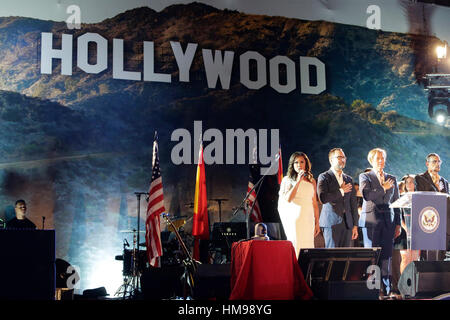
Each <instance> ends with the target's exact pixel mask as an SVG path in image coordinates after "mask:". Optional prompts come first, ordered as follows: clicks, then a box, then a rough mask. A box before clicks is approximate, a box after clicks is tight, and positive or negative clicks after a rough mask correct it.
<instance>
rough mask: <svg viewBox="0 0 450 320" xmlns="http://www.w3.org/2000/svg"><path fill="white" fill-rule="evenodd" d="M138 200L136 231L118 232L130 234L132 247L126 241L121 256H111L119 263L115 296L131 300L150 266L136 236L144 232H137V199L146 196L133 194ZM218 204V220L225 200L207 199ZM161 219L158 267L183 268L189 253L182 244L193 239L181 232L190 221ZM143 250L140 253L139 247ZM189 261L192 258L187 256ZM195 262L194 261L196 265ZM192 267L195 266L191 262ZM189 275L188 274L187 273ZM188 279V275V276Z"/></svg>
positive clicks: (184, 218) (143, 243)
mask: <svg viewBox="0 0 450 320" xmlns="http://www.w3.org/2000/svg"><path fill="white" fill-rule="evenodd" d="M135 194H136V196H137V198H138V207H137V210H138V212H137V217H138V223H137V229H132V230H121V231H120V232H121V233H123V234H124V235H126V234H132V235H133V242H132V246H131V247H130V244H129V243H128V241H127V239H126V238H124V241H123V253H122V255H118V256H116V257H115V259H116V260H119V261H123V270H122V274H123V277H124V281H123V284H122V285H121V286H120V287H119V289H118V290H117V291H116V293H115V296H118V297H122V298H123V299H126V298H133V297H135V296H136V295H138V294H139V293H140V276H141V275H142V274H143V272H144V271H145V269H146V268H148V267H150V265H149V263H148V258H147V251H146V243H145V242H142V243H141V242H140V241H139V239H140V235H141V234H142V233H145V231H140V230H139V228H140V227H139V221H140V209H139V208H140V196H141V195H148V194H147V193H143V192H136V193H135ZM211 200H213V201H216V202H217V203H218V207H219V220H220V221H221V220H222V203H223V202H224V201H228V199H224V198H218V199H211ZM186 207H188V208H190V209H192V208H193V207H194V204H193V203H188V204H186ZM163 218H164V220H165V221H166V222H167V224H166V230H165V231H161V243H162V251H163V254H162V256H161V257H160V266H162V267H164V266H180V265H186V260H187V259H186V255H188V256H189V257H190V254H189V253H188V254H186V251H187V250H188V249H187V248H186V245H185V244H186V243H187V244H190V243H192V242H193V237H192V236H191V234H190V233H189V232H185V230H184V228H183V227H184V226H185V225H186V224H187V223H188V222H189V221H190V220H191V219H192V217H191V218H189V219H187V216H171V217H170V218H169V216H167V215H163ZM141 247H143V248H144V250H141V249H140V248H141ZM190 258H191V260H192V257H190ZM188 260H189V259H188ZM197 263H198V262H197ZM194 264H195V263H194ZM191 273H192V272H191ZM191 276H192V275H191Z"/></svg>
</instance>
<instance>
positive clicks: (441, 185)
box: [415, 153, 449, 261]
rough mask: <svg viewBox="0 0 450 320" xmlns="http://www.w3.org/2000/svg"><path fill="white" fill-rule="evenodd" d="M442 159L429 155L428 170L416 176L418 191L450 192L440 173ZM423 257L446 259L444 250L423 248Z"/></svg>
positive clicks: (435, 154)
mask: <svg viewBox="0 0 450 320" xmlns="http://www.w3.org/2000/svg"><path fill="white" fill-rule="evenodd" d="M441 164H442V160H441V157H439V155H438V154H437V153H430V154H428V155H427V158H426V162H425V165H426V166H427V171H426V172H424V173H422V174H418V175H416V177H415V180H416V186H417V191H429V192H442V193H447V194H448V193H449V188H448V181H447V180H446V179H445V178H444V177H441V176H440V175H439V171H440V170H441ZM421 255H422V257H423V258H424V259H425V260H427V261H442V260H444V259H445V251H444V250H422V251H421Z"/></svg>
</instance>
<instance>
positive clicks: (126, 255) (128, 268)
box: [122, 249, 147, 276]
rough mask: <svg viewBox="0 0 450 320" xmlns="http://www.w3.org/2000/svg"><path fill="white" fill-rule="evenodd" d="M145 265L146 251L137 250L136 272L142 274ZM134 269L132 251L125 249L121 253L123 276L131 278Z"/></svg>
mask: <svg viewBox="0 0 450 320" xmlns="http://www.w3.org/2000/svg"><path fill="white" fill-rule="evenodd" d="M146 263H147V251H145V250H139V252H138V253H137V256H136V266H137V271H138V272H140V273H141V274H142V272H143V271H144V269H145V266H146ZM133 268H134V261H133V250H128V249H125V250H124V251H123V271H122V273H123V275H124V276H132V275H133Z"/></svg>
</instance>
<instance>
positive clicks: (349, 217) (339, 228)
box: [317, 148, 359, 248]
mask: <svg viewBox="0 0 450 320" xmlns="http://www.w3.org/2000/svg"><path fill="white" fill-rule="evenodd" d="M328 160H329V161H330V164H331V168H330V170H328V171H326V172H323V173H321V174H320V175H319V178H318V182H317V195H318V197H319V199H320V201H321V202H322V204H323V206H322V211H321V213H320V218H319V225H320V227H321V229H322V233H323V237H324V240H325V247H326V248H336V247H350V244H351V240H355V239H357V238H358V219H359V216H358V202H357V198H356V189H355V188H353V180H352V178H351V177H350V176H348V175H346V174H345V173H344V172H343V170H344V168H345V164H346V161H347V158H346V156H345V153H344V151H343V150H342V149H341V148H334V149H331V150H330V152H329V153H328Z"/></svg>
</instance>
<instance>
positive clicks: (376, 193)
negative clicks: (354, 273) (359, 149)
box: [359, 148, 401, 296]
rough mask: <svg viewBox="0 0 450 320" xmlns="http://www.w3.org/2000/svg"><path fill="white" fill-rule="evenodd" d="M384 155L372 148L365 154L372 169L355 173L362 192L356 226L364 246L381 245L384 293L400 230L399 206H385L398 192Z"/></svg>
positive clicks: (380, 264)
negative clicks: (361, 201) (357, 175)
mask: <svg viewBox="0 0 450 320" xmlns="http://www.w3.org/2000/svg"><path fill="white" fill-rule="evenodd" d="M386 156H387V155H386V151H385V150H383V149H380V148H375V149H372V150H371V151H370V152H369V154H368V156H367V160H368V161H369V163H370V164H371V165H372V169H371V170H370V171H368V172H365V173H361V174H360V175H359V188H360V190H361V193H362V196H363V206H362V210H361V216H360V218H359V226H360V227H362V233H363V239H364V247H366V248H373V247H381V253H380V259H379V262H378V265H379V267H380V269H381V278H382V288H381V289H382V294H383V295H384V296H387V295H389V293H390V291H391V289H392V288H391V279H390V278H391V268H390V261H391V258H392V249H393V244H394V238H396V237H398V236H399V235H400V233H401V225H400V210H399V209H392V208H389V205H390V204H391V203H393V202H394V201H395V200H397V199H398V198H399V192H398V185H397V181H396V179H395V177H394V176H393V175H390V174H388V173H385V172H384V166H385V160H386Z"/></svg>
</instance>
